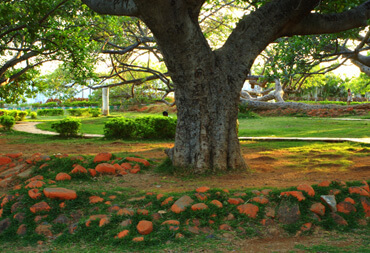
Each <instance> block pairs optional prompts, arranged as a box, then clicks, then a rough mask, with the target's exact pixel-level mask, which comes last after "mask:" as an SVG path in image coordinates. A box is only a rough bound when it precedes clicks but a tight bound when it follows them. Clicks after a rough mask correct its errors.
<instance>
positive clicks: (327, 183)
mask: <svg viewBox="0 0 370 253" xmlns="http://www.w3.org/2000/svg"><path fill="white" fill-rule="evenodd" d="M330 184H331V182H330V181H327V180H325V181H322V182H321V183H319V184H318V186H320V187H329V186H330Z"/></svg>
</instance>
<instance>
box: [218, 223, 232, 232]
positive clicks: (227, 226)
mask: <svg viewBox="0 0 370 253" xmlns="http://www.w3.org/2000/svg"><path fill="white" fill-rule="evenodd" d="M218 229H220V230H225V231H232V230H233V228H232V227H231V226H230V225H228V224H221V225H220V226H219V228H218Z"/></svg>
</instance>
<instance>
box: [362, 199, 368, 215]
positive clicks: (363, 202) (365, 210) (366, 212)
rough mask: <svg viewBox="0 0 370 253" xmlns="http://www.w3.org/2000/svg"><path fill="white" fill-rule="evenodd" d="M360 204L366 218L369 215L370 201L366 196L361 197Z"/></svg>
mask: <svg viewBox="0 0 370 253" xmlns="http://www.w3.org/2000/svg"><path fill="white" fill-rule="evenodd" d="M361 204H362V207H363V208H364V212H365V217H366V218H368V217H370V201H369V200H368V199H366V198H361Z"/></svg>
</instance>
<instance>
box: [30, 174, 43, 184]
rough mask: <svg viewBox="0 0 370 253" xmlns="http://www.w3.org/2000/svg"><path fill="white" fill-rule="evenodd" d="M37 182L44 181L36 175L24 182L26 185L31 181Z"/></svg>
mask: <svg viewBox="0 0 370 253" xmlns="http://www.w3.org/2000/svg"><path fill="white" fill-rule="evenodd" d="M37 180H44V177H43V176H42V175H37V176H34V177H32V178H30V179H28V180H26V183H28V182H32V181H37Z"/></svg>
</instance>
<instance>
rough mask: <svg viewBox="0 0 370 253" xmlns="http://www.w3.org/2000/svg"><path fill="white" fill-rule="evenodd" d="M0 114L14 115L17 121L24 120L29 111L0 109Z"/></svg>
mask: <svg viewBox="0 0 370 253" xmlns="http://www.w3.org/2000/svg"><path fill="white" fill-rule="evenodd" d="M0 115H8V116H12V117H13V118H14V119H15V120H16V121H23V120H24V119H25V118H26V116H27V115H28V113H27V112H26V111H19V110H0Z"/></svg>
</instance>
